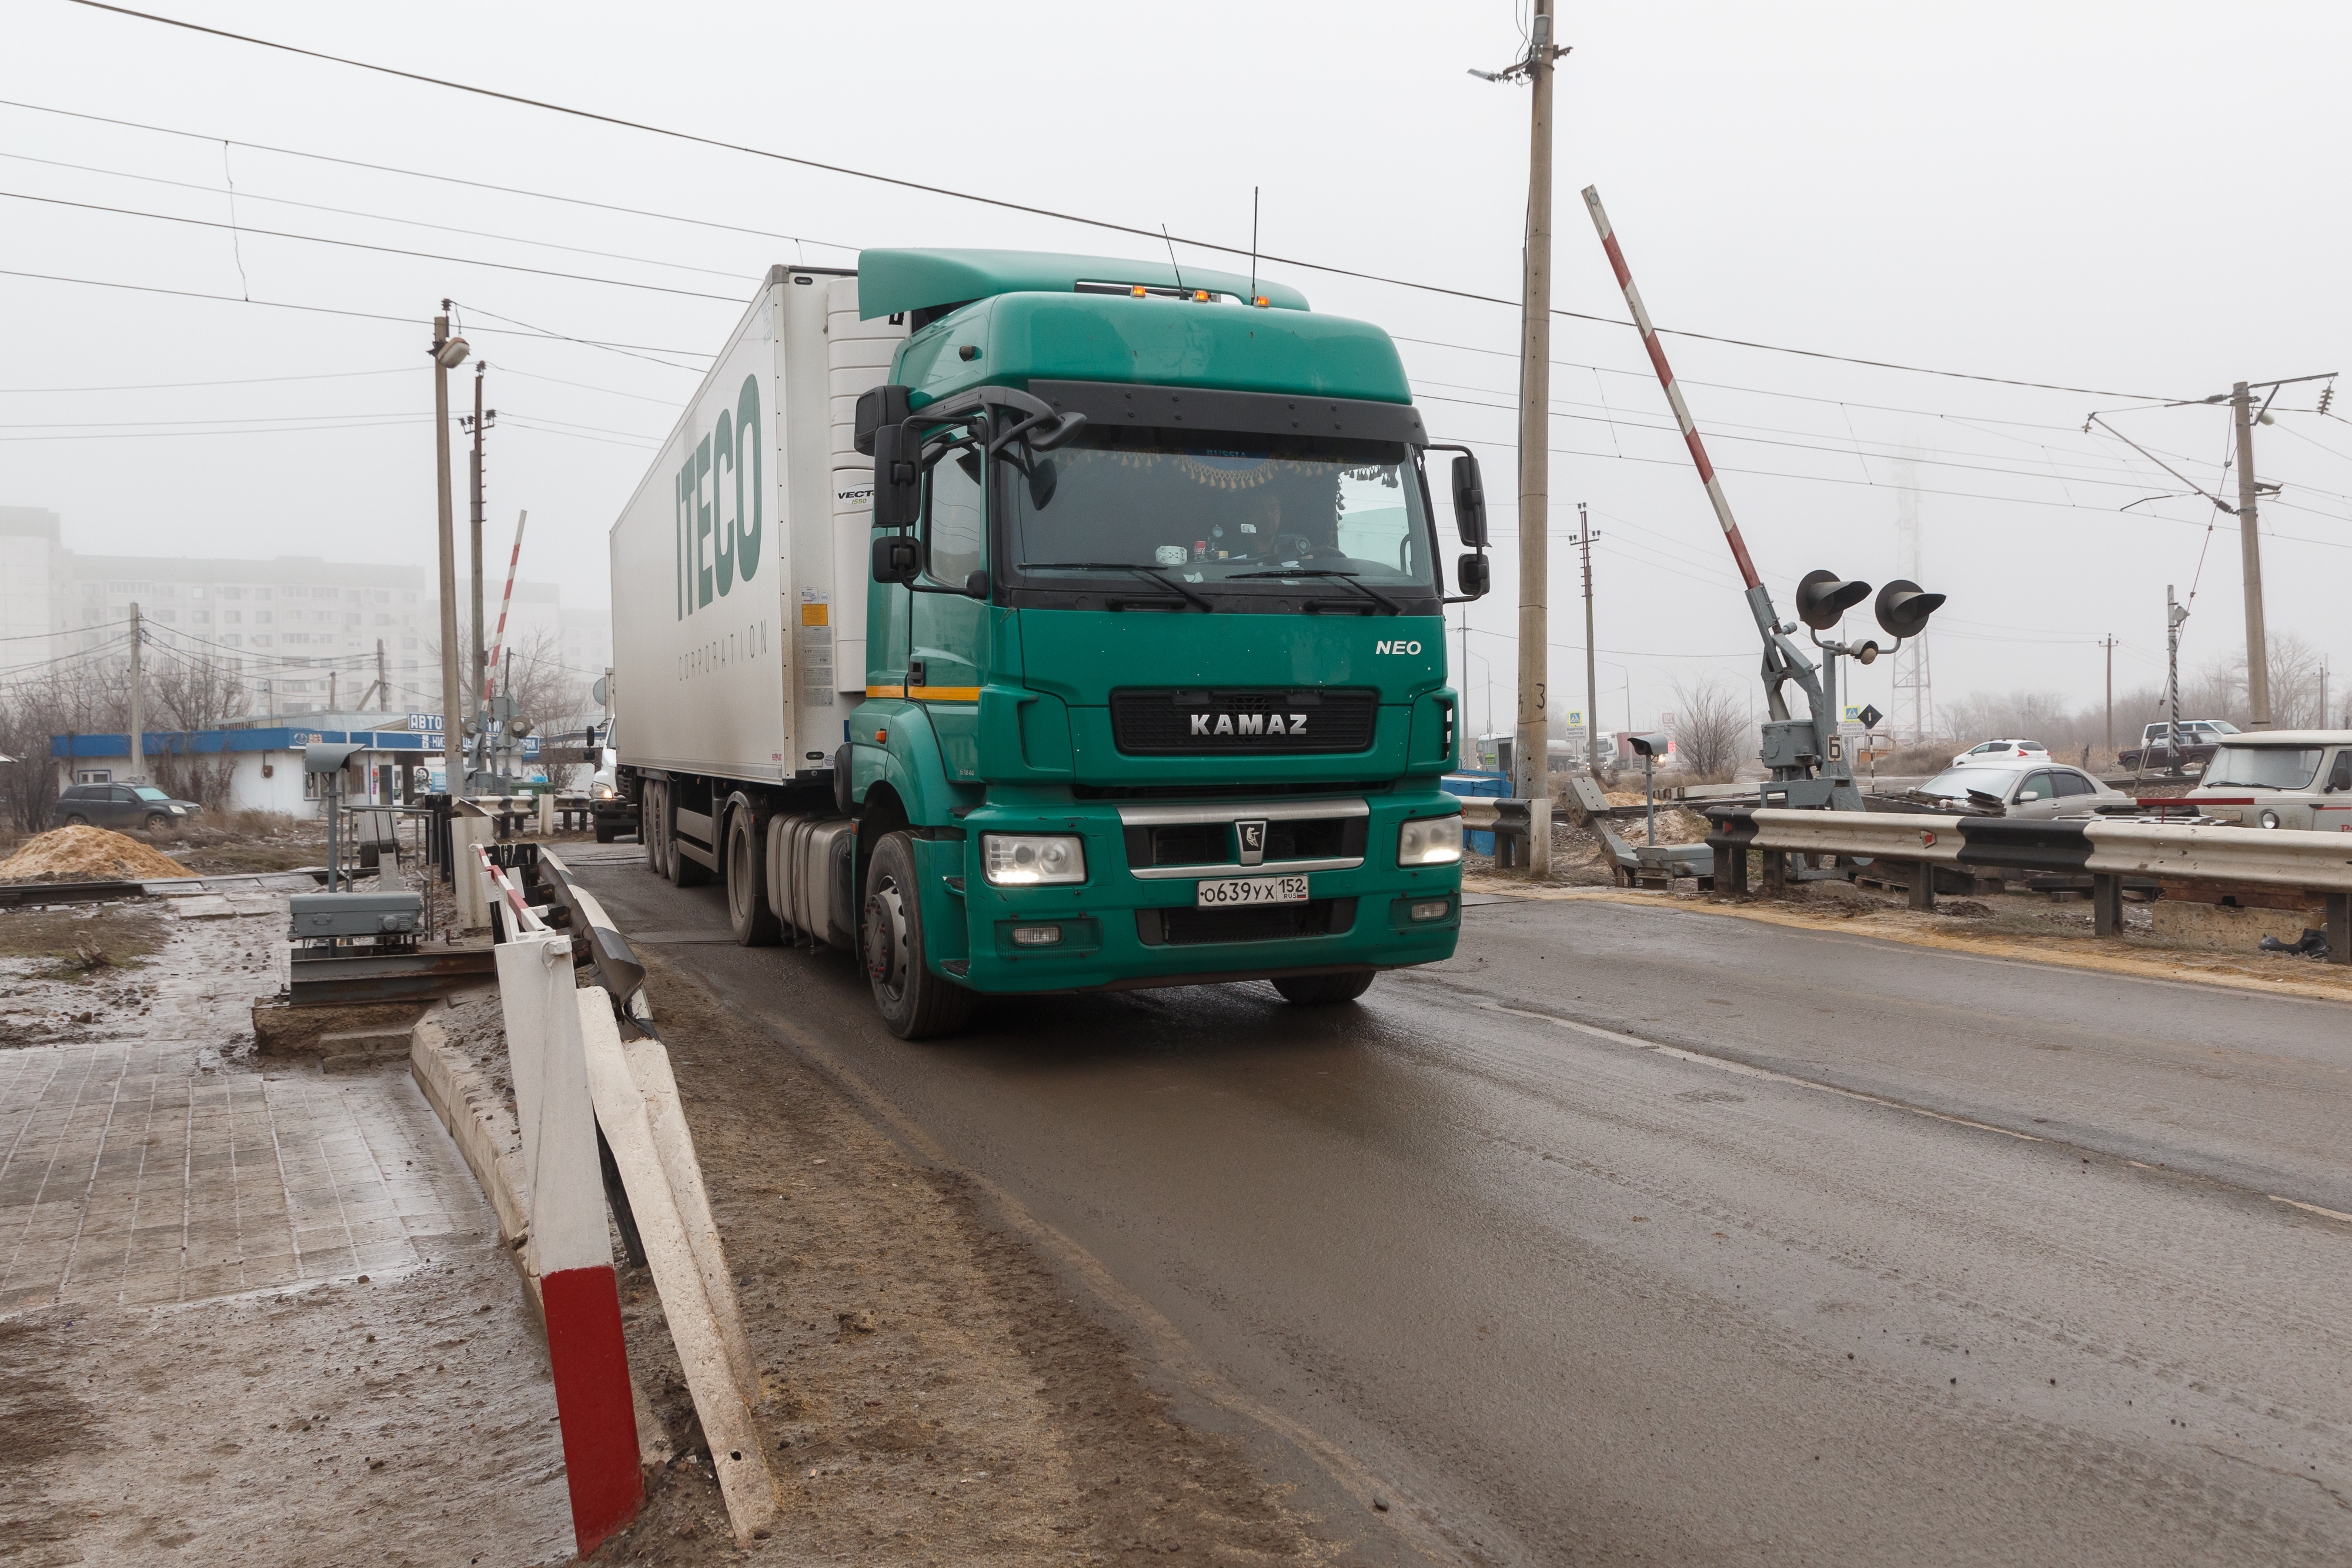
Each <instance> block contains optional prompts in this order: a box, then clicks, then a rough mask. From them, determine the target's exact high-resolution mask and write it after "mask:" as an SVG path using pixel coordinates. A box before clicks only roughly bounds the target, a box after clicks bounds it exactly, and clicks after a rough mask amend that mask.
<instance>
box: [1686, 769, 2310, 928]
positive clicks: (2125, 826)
mask: <svg viewBox="0 0 2352 1568" xmlns="http://www.w3.org/2000/svg"><path fill="white" fill-rule="evenodd" d="M1706 816H1707V821H1708V823H1709V825H1710V828H1711V831H1710V832H1709V834H1708V838H1707V842H1708V844H1709V845H1710V846H1712V847H1713V848H1714V849H1715V852H1716V865H1717V882H1716V886H1717V889H1718V890H1720V891H1725V892H1738V893H1744V892H1746V891H1747V887H1748V852H1749V851H1751V850H1752V851H1758V852H1761V853H1762V854H1763V855H1764V859H1765V873H1766V879H1767V881H1768V883H1769V882H1770V881H1771V880H1772V877H1773V873H1774V871H1775V869H1776V862H1780V861H1781V860H1782V857H1785V856H1787V855H1789V854H1806V855H1815V856H1829V855H1843V856H1846V857H1849V858H1852V859H1855V860H1865V861H1873V862H1876V861H1886V862H1908V863H1910V864H1913V865H1916V866H1919V867H1921V868H1922V870H1921V872H1920V873H1918V874H1915V875H1914V876H1913V877H1912V878H1911V879H1910V880H1911V884H1912V904H1913V905H1914V906H1915V907H1920V908H1926V907H1932V905H1933V902H1934V897H1935V894H1934V891H1933V890H1934V878H1933V875H1932V868H1934V867H1936V866H1939V865H1942V866H1956V867H1971V866H1984V867H1989V868H1999V869H2002V870H2011V871H2028V872H2041V873H2072V874H2074V875H2088V876H2089V877H2090V878H2091V880H2092V896H2093V902H2094V904H2095V909H2094V913H2093V920H2094V924H2095V929H2096V930H2097V932H2098V934H2099V935H2100V936H2114V935H2116V933H2117V932H2119V931H2121V930H2122V928H2123V921H2122V890H2123V879H2124V878H2125V877H2126V876H2135V877H2147V876H2156V877H2164V878H2168V879H2171V880H2175V881H2183V882H2197V881H2216V882H2240V883H2260V884H2263V885H2266V886H2271V887H2277V888H2284V889H2294V890H2299V891H2302V892H2306V893H2312V894H2318V895H2320V897H2321V898H2322V899H2323V900H2324V901H2325V903H2326V909H2327V948H2328V961H2329V962H2331V963H2336V964H2352V838H2347V836H2345V835H2344V834H2341V833H2318V832H2303V831H2294V830H2265V829H2251V828H2216V827H2196V826H2189V825H2185V824H2173V823H2167V822H2148V821H2114V820H2111V819H2107V818H2101V817H2069V818H2059V819H2056V820H2053V821H2016V820H2013V819H2010V818H2003V817H1948V816H1923V815H1917V814H1914V813H1910V812H1880V811H1809V810H1780V809H1772V808H1762V809H1749V808H1744V807H1726V806H1716V807H1710V808H1709V809H1708V810H1707V812H1706Z"/></svg>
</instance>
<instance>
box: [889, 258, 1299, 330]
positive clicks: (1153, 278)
mask: <svg viewBox="0 0 2352 1568" xmlns="http://www.w3.org/2000/svg"><path fill="white" fill-rule="evenodd" d="M1137 287H1141V288H1148V289H1150V290H1151V291H1152V292H1153V293H1154V294H1156V295H1162V296H1164V295H1165V294H1167V293H1169V292H1171V291H1172V290H1175V289H1178V288H1184V289H1207V290H1208V291H1209V292H1211V293H1213V294H1227V295H1231V296H1233V297H1234V298H1237V299H1243V300H1246V299H1248V298H1250V290H1251V287H1252V284H1251V280H1250V278H1249V277H1248V275H1247V274H1245V273H1238V272H1219V271H1215V270H1213V269H1211V268H1208V267H1184V268H1182V269H1181V277H1180V276H1179V269H1178V268H1177V267H1175V266H1174V265H1172V264H1171V263H1169V262H1165V261H1129V260H1122V259H1120V258H1118V257H1115V256H1063V255H1059V254H1056V253H1054V252H1051V251H1036V250H867V251H860V252H859V253H858V256H857V313H858V316H859V317H860V319H865V320H869V321H870V320H872V319H875V318H876V317H877V316H896V315H898V313H899V312H901V311H906V310H922V309H928V308H932V307H935V306H940V305H953V304H958V303H961V301H964V300H969V299H985V298H989V297H990V296H992V295H997V294H1033V293H1036V294H1071V293H1089V294H1093V293H1100V294H1115V293H1119V292H1123V291H1125V290H1128V289H1131V288H1137ZM1255 287H1256V290H1257V295H1258V297H1259V298H1263V299H1265V302H1266V304H1267V306H1268V307H1269V308H1273V309H1276V310H1304V309H1306V308H1307V297H1306V296H1305V295H1303V294H1301V293H1299V292H1298V290H1297V289H1296V288H1293V287H1290V286H1289V285H1287V284H1282V283H1275V282H1271V281H1269V280H1268V279H1266V278H1263V277H1261V278H1258V279H1257V280H1256V283H1255Z"/></svg>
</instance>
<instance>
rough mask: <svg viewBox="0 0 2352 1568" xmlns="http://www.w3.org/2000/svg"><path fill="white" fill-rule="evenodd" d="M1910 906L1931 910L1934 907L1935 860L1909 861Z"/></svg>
mask: <svg viewBox="0 0 2352 1568" xmlns="http://www.w3.org/2000/svg"><path fill="white" fill-rule="evenodd" d="M1911 907H1912V908H1914V909H1925V910H1929V911H1932V910H1934V909H1935V907H1936V862H1934V861H1913V862H1911Z"/></svg>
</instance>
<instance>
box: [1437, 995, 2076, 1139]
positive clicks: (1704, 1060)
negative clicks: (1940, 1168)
mask: <svg viewBox="0 0 2352 1568" xmlns="http://www.w3.org/2000/svg"><path fill="white" fill-rule="evenodd" d="M1475 1006H1478V1007H1482V1008H1485V1009H1487V1010H1488V1011H1490V1012H1498V1013H1509V1014H1511V1015H1513V1016H1514V1017H1517V1018H1527V1019H1541V1020H1542V1021H1544V1022H1545V1023H1551V1024H1558V1025H1559V1027H1560V1028H1562V1029H1569V1030H1576V1031H1577V1032H1578V1033H1579V1034H1589V1035H1591V1036H1592V1037H1594V1038H1595V1039H1597V1040H1608V1041H1609V1042H1611V1043H1612V1044H1613V1045H1628V1046H1632V1047H1633V1049H1634V1050H1636V1051H1656V1052H1657V1053H1658V1054H1659V1055H1661V1056H1671V1057H1673V1058H1675V1060H1676V1061H1688V1062H1693V1063H1696V1065H1698V1066H1701V1067H1713V1068H1718V1069H1720V1070H1721V1071H1726V1072H1731V1073H1737V1074H1738V1075H1739V1076H1741V1077H1744V1078H1764V1079H1769V1080H1770V1081H1771V1082H1775V1083H1790V1084H1794V1085H1795V1086H1796V1087H1798V1088H1800V1089H1812V1090H1817V1091H1819V1092H1822V1093H1823V1094H1836V1095H1841V1096H1843V1098H1845V1099H1848V1100H1859V1101H1861V1102H1863V1103H1864V1104H1866V1105H1884V1106H1885V1107H1887V1108H1888V1109H1889V1110H1893V1111H1908V1112H1909V1113H1911V1114H1913V1115H1914V1116H1926V1117H1928V1118H1929V1119H1931V1120H1933V1121H1937V1122H1949V1123H1951V1124H1953V1125H1954V1126H1958V1127H1974V1128H1975V1129H1976V1130H1977V1131H1979V1132H1980V1133H1999V1134H2000V1135H2001V1136H2002V1137H2004V1138H2017V1139H2020V1140H2021V1141H2023V1142H2025V1143H2029V1144H2038V1143H2041V1142H2042V1139H2040V1138H2037V1137H2035V1136H2034V1135H2033V1134H2031V1133H2020V1132H2014V1131H2012V1130H2011V1129H2010V1128H2007V1127H1996V1126H1994V1125H1993V1124H1990V1122H1972V1121H1970V1120H1969V1118H1967V1117H1966V1116H1948V1115H1946V1114H1944V1113H1942V1112H1940V1111H1927V1110H1923V1109H1921V1108H1920V1107H1919V1106H1916V1105H1906V1104H1905V1103H1903V1102H1902V1101H1900V1100H1888V1099H1885V1098H1882V1097H1881V1096H1879V1095H1876V1094H1865V1093H1864V1092H1862V1091H1860V1090H1858V1089H1841V1088H1839V1087H1838V1086H1837V1085H1836V1084H1834V1083H1822V1082H1817V1081H1815V1080H1813V1079H1811V1078H1799V1077H1797V1076H1795V1075H1794V1074H1792V1073H1787V1072H1775V1071H1772V1070H1771V1069H1770V1068H1769V1067H1751V1066H1749V1065H1748V1063H1747V1062H1744V1061H1732V1060H1730V1059H1729V1058H1728V1057H1722V1056H1709V1055H1708V1054H1706V1052H1705V1051H1687V1050H1685V1049H1684V1048H1683V1047H1681V1046H1678V1045H1662V1044H1660V1043H1659V1042H1658V1041H1656V1040H1643V1038H1642V1037H1641V1036H1639V1035H1633V1034H1620V1033H1619V1032H1618V1031H1617V1030H1613V1029H1602V1028H1601V1026H1600V1025H1599V1024H1591V1023H1580V1022H1578V1021H1577V1020H1576V1019H1564V1018H1561V1017H1559V1015H1558V1014H1556V1013H1539V1012H1535V1011H1532V1010H1530V1009H1527V1008H1514V1007H1506V1006H1504V1005H1503V1004H1502V1003H1501V1002H1479V1003H1476V1004H1475Z"/></svg>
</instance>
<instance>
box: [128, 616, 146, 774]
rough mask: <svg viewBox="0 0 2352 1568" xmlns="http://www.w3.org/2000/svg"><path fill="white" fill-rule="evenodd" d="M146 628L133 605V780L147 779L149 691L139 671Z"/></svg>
mask: <svg viewBox="0 0 2352 1568" xmlns="http://www.w3.org/2000/svg"><path fill="white" fill-rule="evenodd" d="M145 630H146V628H145V626H144V625H143V624H142V622H140V619H139V606H137V605H136V604H133V605H132V606H131V780H132V782H134V783H141V784H143V783H145V782H146V781H147V692H146V682H145V681H144V680H142V678H141V676H140V673H139V644H140V642H141V640H142V634H143V632H145Z"/></svg>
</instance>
